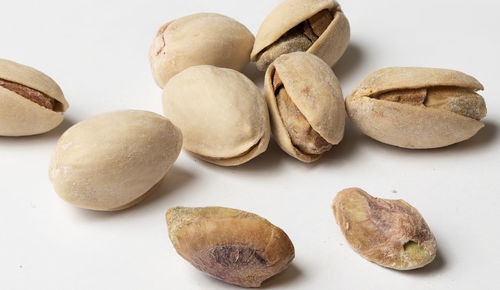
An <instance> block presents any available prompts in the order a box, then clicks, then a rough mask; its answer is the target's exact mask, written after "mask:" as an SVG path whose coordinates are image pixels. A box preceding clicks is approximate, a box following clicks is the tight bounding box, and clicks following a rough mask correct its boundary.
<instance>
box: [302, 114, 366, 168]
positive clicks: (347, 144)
mask: <svg viewBox="0 0 500 290" xmlns="http://www.w3.org/2000/svg"><path fill="white" fill-rule="evenodd" d="M362 138H363V135H362V134H361V132H360V131H359V130H357V128H356V127H355V125H354V124H352V123H351V122H350V120H349V118H347V117H346V123H345V131H344V138H343V139H342V141H341V142H340V143H339V144H338V145H335V146H333V148H332V149H331V150H330V151H328V152H326V153H324V154H323V157H321V159H319V160H318V161H317V162H315V163H312V164H311V166H312V167H315V166H325V165H328V164H332V163H335V164H336V165H338V164H342V163H346V162H348V160H349V158H350V156H352V155H354V154H355V153H356V150H357V146H358V144H359V142H360V140H361V139H362Z"/></svg>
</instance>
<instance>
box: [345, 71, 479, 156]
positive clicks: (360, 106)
mask: <svg viewBox="0 0 500 290" xmlns="http://www.w3.org/2000/svg"><path fill="white" fill-rule="evenodd" d="M442 86H451V87H459V88H466V89H469V90H472V91H477V90H482V89H483V86H482V85H481V83H479V82H478V81H477V80H476V79H475V78H473V77H471V76H469V75H466V74H464V73H462V72H458V71H454V70H447V69H435V68H416V67H393V68H385V69H381V70H378V71H376V72H373V73H371V74H370V75H369V76H368V77H367V78H366V79H365V80H364V81H362V82H361V84H359V85H358V87H357V88H356V89H354V91H353V92H352V93H351V94H350V95H349V96H348V97H347V99H346V108H347V112H348V114H349V118H350V119H351V120H352V121H353V122H354V123H355V124H356V126H358V128H360V130H361V131H362V132H363V133H365V134H366V135H368V136H370V137H372V138H373V139H375V140H378V141H380V142H383V143H386V144H390V145H395V146H398V147H403V148H409V149H427V148H438V147H444V146H448V145H451V144H455V143H458V142H461V141H464V140H467V139H469V138H471V137H472V136H474V135H475V134H476V133H477V132H478V131H479V130H480V129H481V128H483V127H484V124H483V123H482V122H480V121H477V120H475V119H472V118H468V117H465V116H462V115H459V114H456V113H453V112H449V111H445V110H439V109H435V108H427V107H420V106H411V105H405V104H400V103H396V102H389V101H383V100H377V99H374V98H370V96H372V95H376V94H379V93H383V92H388V91H392V90H399V89H416V88H425V87H442Z"/></svg>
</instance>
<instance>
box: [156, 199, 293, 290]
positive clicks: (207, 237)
mask: <svg viewBox="0 0 500 290" xmlns="http://www.w3.org/2000/svg"><path fill="white" fill-rule="evenodd" d="M166 219H167V225H168V233H169V236H170V240H171V241H172V244H173V245H174V247H175V250H176V251H177V253H178V254H179V255H181V256H182V257H183V258H184V259H185V260H186V261H188V262H189V263H191V264H192V265H193V266H194V267H196V268H197V269H198V270H200V271H202V272H205V273H207V274H209V275H211V276H213V277H215V278H218V279H220V280H223V281H225V282H227V283H231V284H235V285H238V286H242V287H259V286H260V285H261V283H262V282H263V281H264V280H266V279H268V278H270V277H272V276H274V275H276V274H278V273H280V272H282V271H283V270H285V269H286V268H287V266H288V264H290V262H291V261H292V260H293V258H294V257H295V250H294V247H293V244H292V242H291V241H290V239H289V238H288V236H287V235H286V233H285V232H284V231H283V230H281V229H280V228H278V227H276V226H274V225H273V224H271V223H270V222H269V221H267V220H266V219H264V218H261V217H260V216H258V215H255V214H253V213H249V212H245V211H241V210H236V209H230V208H223V207H203V208H186V207H176V208H171V209H169V210H168V211H167V214H166Z"/></svg>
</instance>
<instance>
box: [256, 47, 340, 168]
mask: <svg viewBox="0 0 500 290" xmlns="http://www.w3.org/2000/svg"><path fill="white" fill-rule="evenodd" d="M276 73H277V74H278V75H279V78H280V79H281V81H282V82H283V86H284V89H286V91H287V93H288V95H289V97H290V99H291V100H292V101H293V103H294V104H295V106H297V108H298V109H299V111H300V112H301V113H302V114H303V115H304V117H305V118H306V119H307V121H308V122H309V124H310V125H311V127H312V129H313V130H314V131H316V132H317V133H318V134H319V135H320V136H321V137H322V138H323V139H324V140H326V141H327V142H328V143H330V144H333V145H336V144H338V143H340V141H341V140H342V138H343V136H344V125H345V115H346V113H345V106H344V97H343V95H342V89H341V87H340V84H339V82H338V80H337V77H336V76H335V74H334V73H333V71H332V69H331V68H330V67H329V66H328V65H327V64H326V63H325V62H324V61H322V60H321V59H320V58H318V57H317V56H315V55H312V54H309V53H305V52H295V53H290V54H285V55H282V56H280V57H279V58H278V59H276V61H274V62H273V63H272V64H271V65H270V66H269V68H268V70H267V72H266V76H265V82H264V89H265V94H266V100H267V103H268V107H269V111H270V115H271V125H272V132H273V137H274V139H275V140H276V142H277V143H278V145H279V146H280V147H281V148H282V149H283V150H284V151H285V152H286V153H288V154H289V155H290V156H292V157H295V158H297V159H298V160H301V161H303V162H313V161H316V160H318V159H319V158H320V157H321V155H312V154H305V153H303V152H301V151H300V150H299V149H298V148H297V147H296V146H294V144H293V143H292V140H291V139H290V135H289V133H288V131H287V129H286V128H285V126H284V124H283V120H282V117H281V116H280V112H279V109H278V105H277V102H276V94H275V90H274V88H273V77H274V75H275V74H276Z"/></svg>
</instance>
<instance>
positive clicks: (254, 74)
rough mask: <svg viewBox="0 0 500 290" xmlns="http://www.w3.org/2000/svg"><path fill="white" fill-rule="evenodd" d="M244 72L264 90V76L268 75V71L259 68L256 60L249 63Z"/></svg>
mask: <svg viewBox="0 0 500 290" xmlns="http://www.w3.org/2000/svg"><path fill="white" fill-rule="evenodd" d="M242 73H243V74H244V75H246V76H247V77H248V78H249V79H250V80H252V82H253V83H254V84H256V85H257V87H258V88H260V89H261V91H264V76H265V75H266V72H263V71H260V70H258V69H257V66H256V64H255V62H250V63H249V64H247V66H246V67H245V68H244V69H243V71H242Z"/></svg>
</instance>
